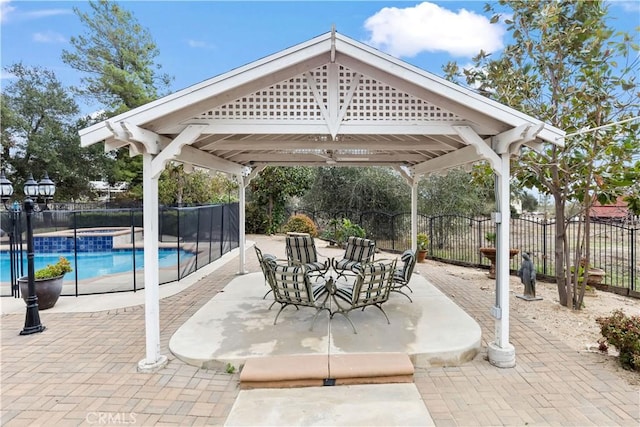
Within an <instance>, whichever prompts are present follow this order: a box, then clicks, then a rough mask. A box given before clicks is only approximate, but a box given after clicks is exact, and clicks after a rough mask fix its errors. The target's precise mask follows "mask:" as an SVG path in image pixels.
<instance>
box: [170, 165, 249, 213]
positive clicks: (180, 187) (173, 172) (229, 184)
mask: <svg viewBox="0 0 640 427" xmlns="http://www.w3.org/2000/svg"><path fill="white" fill-rule="evenodd" d="M158 187H159V188H158V191H159V200H160V203H162V204H164V205H182V204H187V205H193V204H201V203H230V202H231V201H232V200H236V199H237V197H236V196H235V192H236V191H237V189H238V184H237V183H236V182H234V181H233V180H231V179H229V178H228V177H227V176H226V175H225V174H223V173H216V174H215V175H214V176H210V175H209V174H208V173H207V172H205V171H202V170H194V171H193V172H192V173H185V172H184V166H183V165H168V166H167V167H166V168H165V170H164V171H163V172H162V174H161V175H160V180H159V182H158ZM231 193H234V196H233V197H232V196H231Z"/></svg>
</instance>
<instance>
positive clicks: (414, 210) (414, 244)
mask: <svg viewBox="0 0 640 427" xmlns="http://www.w3.org/2000/svg"><path fill="white" fill-rule="evenodd" d="M418 181H419V180H418V179H414V180H413V182H411V250H412V251H413V252H414V253H415V252H416V250H417V249H418V241H417V235H418Z"/></svg>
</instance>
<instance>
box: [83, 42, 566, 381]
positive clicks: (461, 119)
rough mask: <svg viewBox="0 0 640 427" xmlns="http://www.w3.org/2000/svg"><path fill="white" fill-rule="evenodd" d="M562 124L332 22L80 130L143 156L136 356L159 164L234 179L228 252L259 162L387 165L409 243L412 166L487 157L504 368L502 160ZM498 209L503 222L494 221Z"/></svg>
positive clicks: (151, 314) (496, 355)
mask: <svg viewBox="0 0 640 427" xmlns="http://www.w3.org/2000/svg"><path fill="white" fill-rule="evenodd" d="M564 135H565V133H564V132H563V131H562V130H560V129H557V128H554V127H553V126H550V125H548V124H545V123H543V122H541V121H539V120H538V119H536V118H534V117H531V116H528V115H526V114H523V113H521V112H519V111H516V110H514V109H513V108H509V107H507V106H505V105H502V104H500V103H497V102H494V101H492V100H490V99H488V98H485V97H483V96H480V95H478V94H476V93H474V92H473V91H471V90H468V89H465V88H462V87H460V86H457V85H455V84H453V83H450V82H448V81H446V80H444V79H442V78H439V77H436V76H434V75H433V74H431V73H428V72H426V71H424V70H421V69H419V68H417V67H414V66H411V65H409V64H407V63H405V62H402V61H400V60H398V59H396V58H393V57H391V56H389V55H386V54H384V53H382V52H379V51H377V50H375V49H373V48H371V47H369V46H367V45H365V44H362V43H360V42H357V41H355V40H353V39H351V38H349V37H345V36H343V35H340V34H337V33H336V32H335V31H331V32H330V33H327V34H323V35H321V36H318V37H316V38H314V39H311V40H309V41H307V42H304V43H301V44H298V45H296V46H293V47H291V48H289V49H286V50H284V51H282V52H278V53H275V54H273V55H271V56H268V57H266V58H263V59H260V60H258V61H255V62H252V63H250V64H247V65H245V66H243V67H240V68H237V69H235V70H231V71H229V72H227V73H225V74H222V75H220V76H217V77H213V78H211V79H209V80H206V81H204V82H202V83H199V84H197V85H194V86H191V87H189V88H187V89H184V90H181V91H179V92H176V93H174V94H172V95H168V96H165V97H163V98H160V99H158V100H157V101H154V102H150V103H148V104H146V105H143V106H141V107H138V108H136V109H133V110H131V111H128V112H126V113H122V114H120V115H118V116H115V117H112V118H111V119H109V120H105V121H103V122H100V123H97V124H95V125H93V126H91V127H88V128H86V129H83V130H81V131H80V137H81V145H82V146H85V147H86V146H89V145H91V144H95V143H98V142H102V141H104V142H105V149H106V150H112V149H115V148H118V147H123V146H128V147H129V151H130V153H131V154H132V155H136V154H141V155H142V156H143V183H144V230H145V235H144V247H145V260H144V263H145V270H144V274H145V279H144V280H145V292H146V294H145V319H146V342H147V354H146V358H145V359H143V360H141V361H140V363H139V368H140V369H141V370H153V369H156V368H157V367H159V366H162V365H163V364H164V363H166V360H167V358H166V357H165V356H162V355H161V354H160V335H159V328H160V326H159V301H158V298H159V293H158V259H157V253H158V241H157V231H158V230H157V218H158V177H159V175H160V173H161V172H162V171H163V170H164V167H165V165H166V164H167V162H182V163H184V164H186V165H193V166H199V167H203V168H208V169H215V170H219V171H223V172H227V173H230V174H233V175H235V176H237V177H238V180H239V182H240V183H241V185H240V190H239V198H240V216H239V234H240V235H239V242H240V243H239V246H240V247H239V259H240V272H241V273H244V263H245V234H244V197H245V193H244V191H245V187H246V186H247V185H248V183H249V181H250V180H251V179H252V178H253V177H254V176H255V175H256V174H257V173H258V172H259V171H260V170H262V169H263V168H264V167H265V166H267V165H281V166H282V165H284V166H301V165H307V166H391V167H394V168H395V169H396V170H397V171H398V172H399V173H400V174H401V175H402V176H403V177H404V178H405V179H406V181H407V183H408V184H409V185H410V187H411V199H412V201H411V214H412V224H411V229H412V235H413V236H414V241H413V243H412V247H413V249H414V250H415V249H416V242H415V235H416V234H417V195H418V191H417V183H418V180H419V178H420V176H421V175H424V174H426V173H432V172H438V171H441V170H444V169H448V168H451V167H455V166H463V165H468V164H472V163H474V162H477V161H480V160H485V161H488V162H489V164H490V165H491V167H492V169H493V170H494V172H495V174H496V176H497V177H498V179H497V184H498V185H497V189H498V196H499V197H498V200H499V206H497V209H496V211H497V212H496V215H494V218H495V223H496V229H497V237H498V238H497V254H498V256H497V269H496V272H497V275H496V305H495V306H494V307H491V313H492V315H493V316H494V317H495V319H496V340H495V342H492V343H490V344H489V349H488V355H489V361H490V362H491V363H493V364H495V365H496V366H500V367H511V366H514V365H515V349H514V348H513V346H512V345H511V344H510V343H509V266H508V259H509V240H508V238H509V221H508V218H509V172H510V169H509V163H510V157H511V156H512V155H517V154H518V152H519V150H520V147H521V146H522V145H523V144H526V145H529V146H530V147H532V148H534V149H539V148H540V146H541V145H542V143H544V142H548V143H553V144H557V145H563V143H564ZM503 218H504V220H503Z"/></svg>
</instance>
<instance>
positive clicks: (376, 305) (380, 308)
mask: <svg viewBox="0 0 640 427" xmlns="http://www.w3.org/2000/svg"><path fill="white" fill-rule="evenodd" d="M373 306H374V307H378V309H379V310H380V311H381V312H382V314H384V317H386V318H387V324H389V325H390V324H391V321H390V320H389V316H387V313H385V312H384V309H383V308H382V306H381V305H380V304H373Z"/></svg>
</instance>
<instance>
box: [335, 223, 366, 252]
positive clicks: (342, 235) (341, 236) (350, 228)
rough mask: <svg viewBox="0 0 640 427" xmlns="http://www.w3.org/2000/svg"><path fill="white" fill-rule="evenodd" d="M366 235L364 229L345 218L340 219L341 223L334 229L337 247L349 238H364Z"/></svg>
mask: <svg viewBox="0 0 640 427" xmlns="http://www.w3.org/2000/svg"><path fill="white" fill-rule="evenodd" d="M366 235H367V233H366V232H365V231H364V228H362V227H360V226H359V225H358V224H356V223H355V222H351V220H350V219H347V218H342V223H341V224H339V225H338V228H337V229H336V241H337V242H338V244H339V245H342V244H343V243H345V242H346V241H347V240H348V239H349V237H351V236H354V237H363V238H364V237H366Z"/></svg>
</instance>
